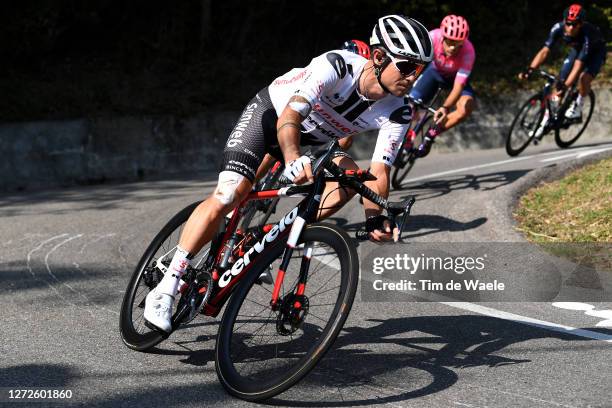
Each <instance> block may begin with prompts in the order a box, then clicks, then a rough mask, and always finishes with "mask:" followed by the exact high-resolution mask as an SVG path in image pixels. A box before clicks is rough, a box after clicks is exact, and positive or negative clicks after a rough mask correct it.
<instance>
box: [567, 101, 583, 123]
mask: <svg viewBox="0 0 612 408" xmlns="http://www.w3.org/2000/svg"><path fill="white" fill-rule="evenodd" d="M565 117H566V118H567V119H580V118H581V117H582V106H580V105H578V104H577V103H576V102H575V101H574V102H573V103H572V104H571V105H570V107H569V108H568V109H567V110H566V111H565Z"/></svg>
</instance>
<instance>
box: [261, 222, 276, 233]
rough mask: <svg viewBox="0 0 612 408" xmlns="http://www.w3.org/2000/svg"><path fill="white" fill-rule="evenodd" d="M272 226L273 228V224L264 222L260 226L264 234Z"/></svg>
mask: <svg viewBox="0 0 612 408" xmlns="http://www.w3.org/2000/svg"><path fill="white" fill-rule="evenodd" d="M272 228H274V224H266V225H264V226H263V227H261V229H262V231H263V232H264V233H266V234H267V233H268V232H270V231H271V230H272Z"/></svg>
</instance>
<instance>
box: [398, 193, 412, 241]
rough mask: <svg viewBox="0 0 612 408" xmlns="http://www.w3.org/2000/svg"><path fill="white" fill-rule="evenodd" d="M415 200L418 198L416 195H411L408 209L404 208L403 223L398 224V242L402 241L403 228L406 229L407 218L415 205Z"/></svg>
mask: <svg viewBox="0 0 612 408" xmlns="http://www.w3.org/2000/svg"><path fill="white" fill-rule="evenodd" d="M415 201H416V199H415V198H414V196H412V197H410V200H408V203H407V205H406V209H405V210H404V215H403V216H402V223H401V224H398V226H397V228H398V229H399V235H398V237H397V242H400V241H401V240H402V230H403V229H404V225H405V224H406V219H407V218H408V216H409V215H410V211H411V210H412V206H413V205H414V202H415Z"/></svg>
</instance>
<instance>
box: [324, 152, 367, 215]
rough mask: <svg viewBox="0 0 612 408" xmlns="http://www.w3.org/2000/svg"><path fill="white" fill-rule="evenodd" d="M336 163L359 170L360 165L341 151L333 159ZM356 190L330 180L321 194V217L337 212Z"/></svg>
mask: <svg viewBox="0 0 612 408" xmlns="http://www.w3.org/2000/svg"><path fill="white" fill-rule="evenodd" d="M333 161H334V163H336V164H337V165H338V166H340V167H342V168H343V169H349V170H358V169H359V166H357V164H356V163H355V161H354V160H353V159H352V158H351V156H349V155H348V154H346V153H340V154H338V156H336V157H335V158H334V159H333ZM354 195H355V192H354V191H353V190H351V189H348V188H344V187H340V186H339V184H338V183H335V182H328V183H327V184H326V185H325V190H324V191H323V194H322V195H321V207H320V210H319V217H318V218H319V219H320V220H321V219H323V218H327V217H329V216H331V215H332V214H334V213H336V212H337V211H338V210H339V209H340V208H342V207H343V206H344V204H346V203H347V202H348V201H349V200H350V199H351V198H353V196H354Z"/></svg>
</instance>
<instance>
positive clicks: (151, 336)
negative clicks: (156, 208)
mask: <svg viewBox="0 0 612 408" xmlns="http://www.w3.org/2000/svg"><path fill="white" fill-rule="evenodd" d="M199 204H200V202H195V203H192V204H190V205H188V206H187V207H185V208H183V209H182V210H181V211H179V212H178V213H177V214H176V215H174V216H173V217H172V218H171V219H170V221H168V222H167V223H166V225H164V226H163V228H162V229H161V230H160V231H159V232H158V233H157V235H156V236H155V238H153V240H152V241H151V243H150V244H149V246H148V247H147V249H146V250H145V252H144V253H143V255H142V257H141V258H140V260H139V261H138V264H137V265H136V268H135V269H134V272H133V274H132V277H131V279H130V282H129V283H128V287H127V289H126V291H125V295H124V297H123V302H122V303H121V311H120V314H119V332H120V334H121V339H122V340H123V343H125V345H126V346H128V347H129V348H131V349H132V350H136V351H146V350H148V349H150V348H151V347H154V346H156V345H157V344H159V343H161V342H162V341H164V340H165V339H167V338H168V336H169V335H170V334H171V333H162V332H158V331H151V332H148V333H146V334H144V335H143V334H141V333H138V331H137V330H136V329H135V328H134V324H133V323H134V322H133V321H132V307H133V304H134V297H135V295H136V291H137V289H138V284H139V282H140V279H141V278H142V274H143V272H144V269H145V267H146V266H147V265H149V263H150V262H151V258H153V256H154V255H155V254H156V252H157V250H158V249H159V247H160V246H161V245H162V244H163V243H164V241H165V240H166V239H167V238H168V237H169V236H170V235H171V234H172V233H173V232H174V231H175V230H176V229H177V228H179V227H180V226H181V225H182V224H183V223H185V221H187V219H188V218H189V216H190V215H191V213H192V212H193V210H194V209H195V208H196V207H197V206H198V205H199Z"/></svg>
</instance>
